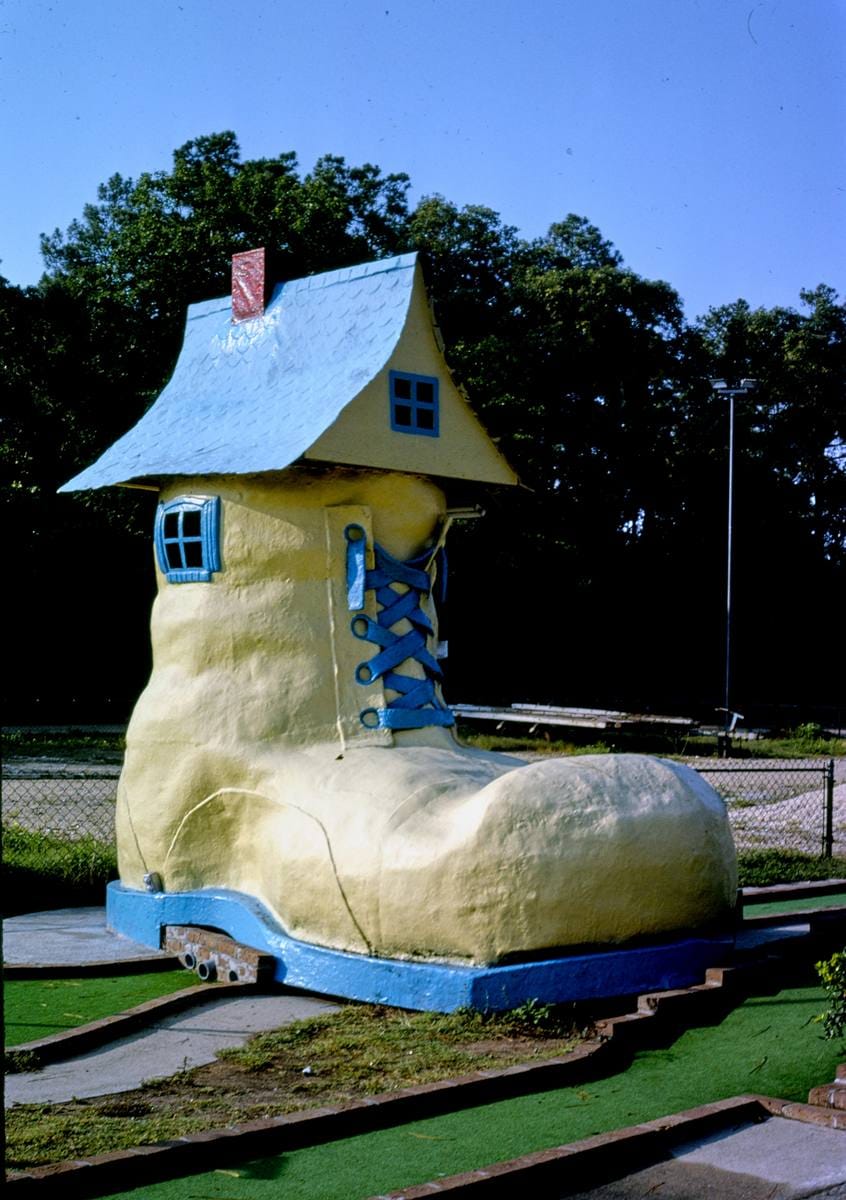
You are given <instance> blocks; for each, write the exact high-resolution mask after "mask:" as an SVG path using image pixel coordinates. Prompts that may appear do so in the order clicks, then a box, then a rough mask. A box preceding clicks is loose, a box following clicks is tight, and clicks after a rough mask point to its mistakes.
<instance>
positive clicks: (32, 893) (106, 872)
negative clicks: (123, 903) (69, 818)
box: [2, 825, 117, 916]
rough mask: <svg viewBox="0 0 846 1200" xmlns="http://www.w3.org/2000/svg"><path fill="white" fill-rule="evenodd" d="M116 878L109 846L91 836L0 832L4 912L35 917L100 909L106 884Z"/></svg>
mask: <svg viewBox="0 0 846 1200" xmlns="http://www.w3.org/2000/svg"><path fill="white" fill-rule="evenodd" d="M116 878H117V856H116V852H115V848H114V846H111V845H109V844H108V843H106V842H101V841H98V840H97V838H93V837H82V838H76V839H74V840H70V839H64V838H61V837H56V836H55V835H53V834H47V833H33V832H32V831H31V830H28V829H22V828H21V827H20V826H18V825H11V826H6V827H4V829H3V867H2V879H3V912H4V915H5V916H12V915H14V914H15V913H22V912H39V911H41V910H43V909H47V908H67V907H73V906H76V905H80V904H102V903H103V895H104V892H105V887H106V884H107V883H108V882H109V880H111V879H116Z"/></svg>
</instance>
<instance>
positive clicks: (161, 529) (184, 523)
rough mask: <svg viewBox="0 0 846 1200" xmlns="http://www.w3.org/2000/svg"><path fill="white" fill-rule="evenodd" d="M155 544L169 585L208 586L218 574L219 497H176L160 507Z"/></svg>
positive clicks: (157, 555)
mask: <svg viewBox="0 0 846 1200" xmlns="http://www.w3.org/2000/svg"><path fill="white" fill-rule="evenodd" d="M155 540H156V557H157V558H158V560H159V568H160V570H161V571H162V572H163V574H164V575H166V576H167V579H168V582H169V583H208V581H209V580H210V579H211V577H212V572H213V571H219V570H220V497H219V496H180V497H179V499H178V500H169V501H168V502H167V503H166V504H160V505H159V507H158V511H157V513H156V530H155Z"/></svg>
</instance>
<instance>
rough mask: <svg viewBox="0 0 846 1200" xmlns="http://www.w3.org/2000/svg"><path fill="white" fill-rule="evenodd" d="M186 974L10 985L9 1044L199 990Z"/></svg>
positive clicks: (11, 982)
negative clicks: (180, 992)
mask: <svg viewBox="0 0 846 1200" xmlns="http://www.w3.org/2000/svg"><path fill="white" fill-rule="evenodd" d="M198 983H199V980H198V979H197V977H196V975H192V974H191V973H190V972H189V971H185V970H183V969H182V968H180V969H178V970H176V971H151V972H149V973H148V974H144V975H119V976H117V977H116V978H112V977H109V978H101V977H100V976H83V977H78V978H73V979H13V980H6V982H5V985H4V989H3V991H4V1008H5V1044H6V1045H7V1046H19V1045H20V1044H21V1043H22V1042H31V1041H35V1039H36V1038H43V1037H47V1036H48V1035H49V1034H51V1033H61V1032H62V1031H63V1030H65V1029H74V1028H76V1027H77V1026H79V1025H87V1024H88V1022H89V1021H99V1020H100V1019H101V1018H102V1017H111V1016H113V1015H114V1014H115V1013H121V1012H125V1010H126V1009H128V1008H134V1007H135V1005H136V1004H143V1003H144V1001H145V1000H153V999H155V998H156V997H158V996H168V995H170V993H171V992H179V991H182V989H183V988H188V987H196V986H197V984H198Z"/></svg>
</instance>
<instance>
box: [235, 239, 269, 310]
mask: <svg viewBox="0 0 846 1200" xmlns="http://www.w3.org/2000/svg"><path fill="white" fill-rule="evenodd" d="M263 312H264V246H262V247H261V249H259V250H244V251H243V252H242V253H241V254H233V255H232V320H233V321H248V320H249V319H250V317H260V316H261V314H262V313H263Z"/></svg>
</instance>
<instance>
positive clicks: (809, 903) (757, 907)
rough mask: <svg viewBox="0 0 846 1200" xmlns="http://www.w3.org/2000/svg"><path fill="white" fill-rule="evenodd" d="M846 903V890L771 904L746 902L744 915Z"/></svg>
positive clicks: (785, 911) (768, 913)
mask: <svg viewBox="0 0 846 1200" xmlns="http://www.w3.org/2000/svg"><path fill="white" fill-rule="evenodd" d="M841 904H846V892H837V893H836V894H835V895H833V896H812V897H810V898H809V897H807V896H806V897H797V898H796V899H795V900H772V901H771V902H770V903H769V904H744V906H743V915H744V917H765V916H770V915H771V914H775V913H792V912H797V911H798V912H801V911H803V910H805V909H813V908H836V907H837V906H838V905H841Z"/></svg>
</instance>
